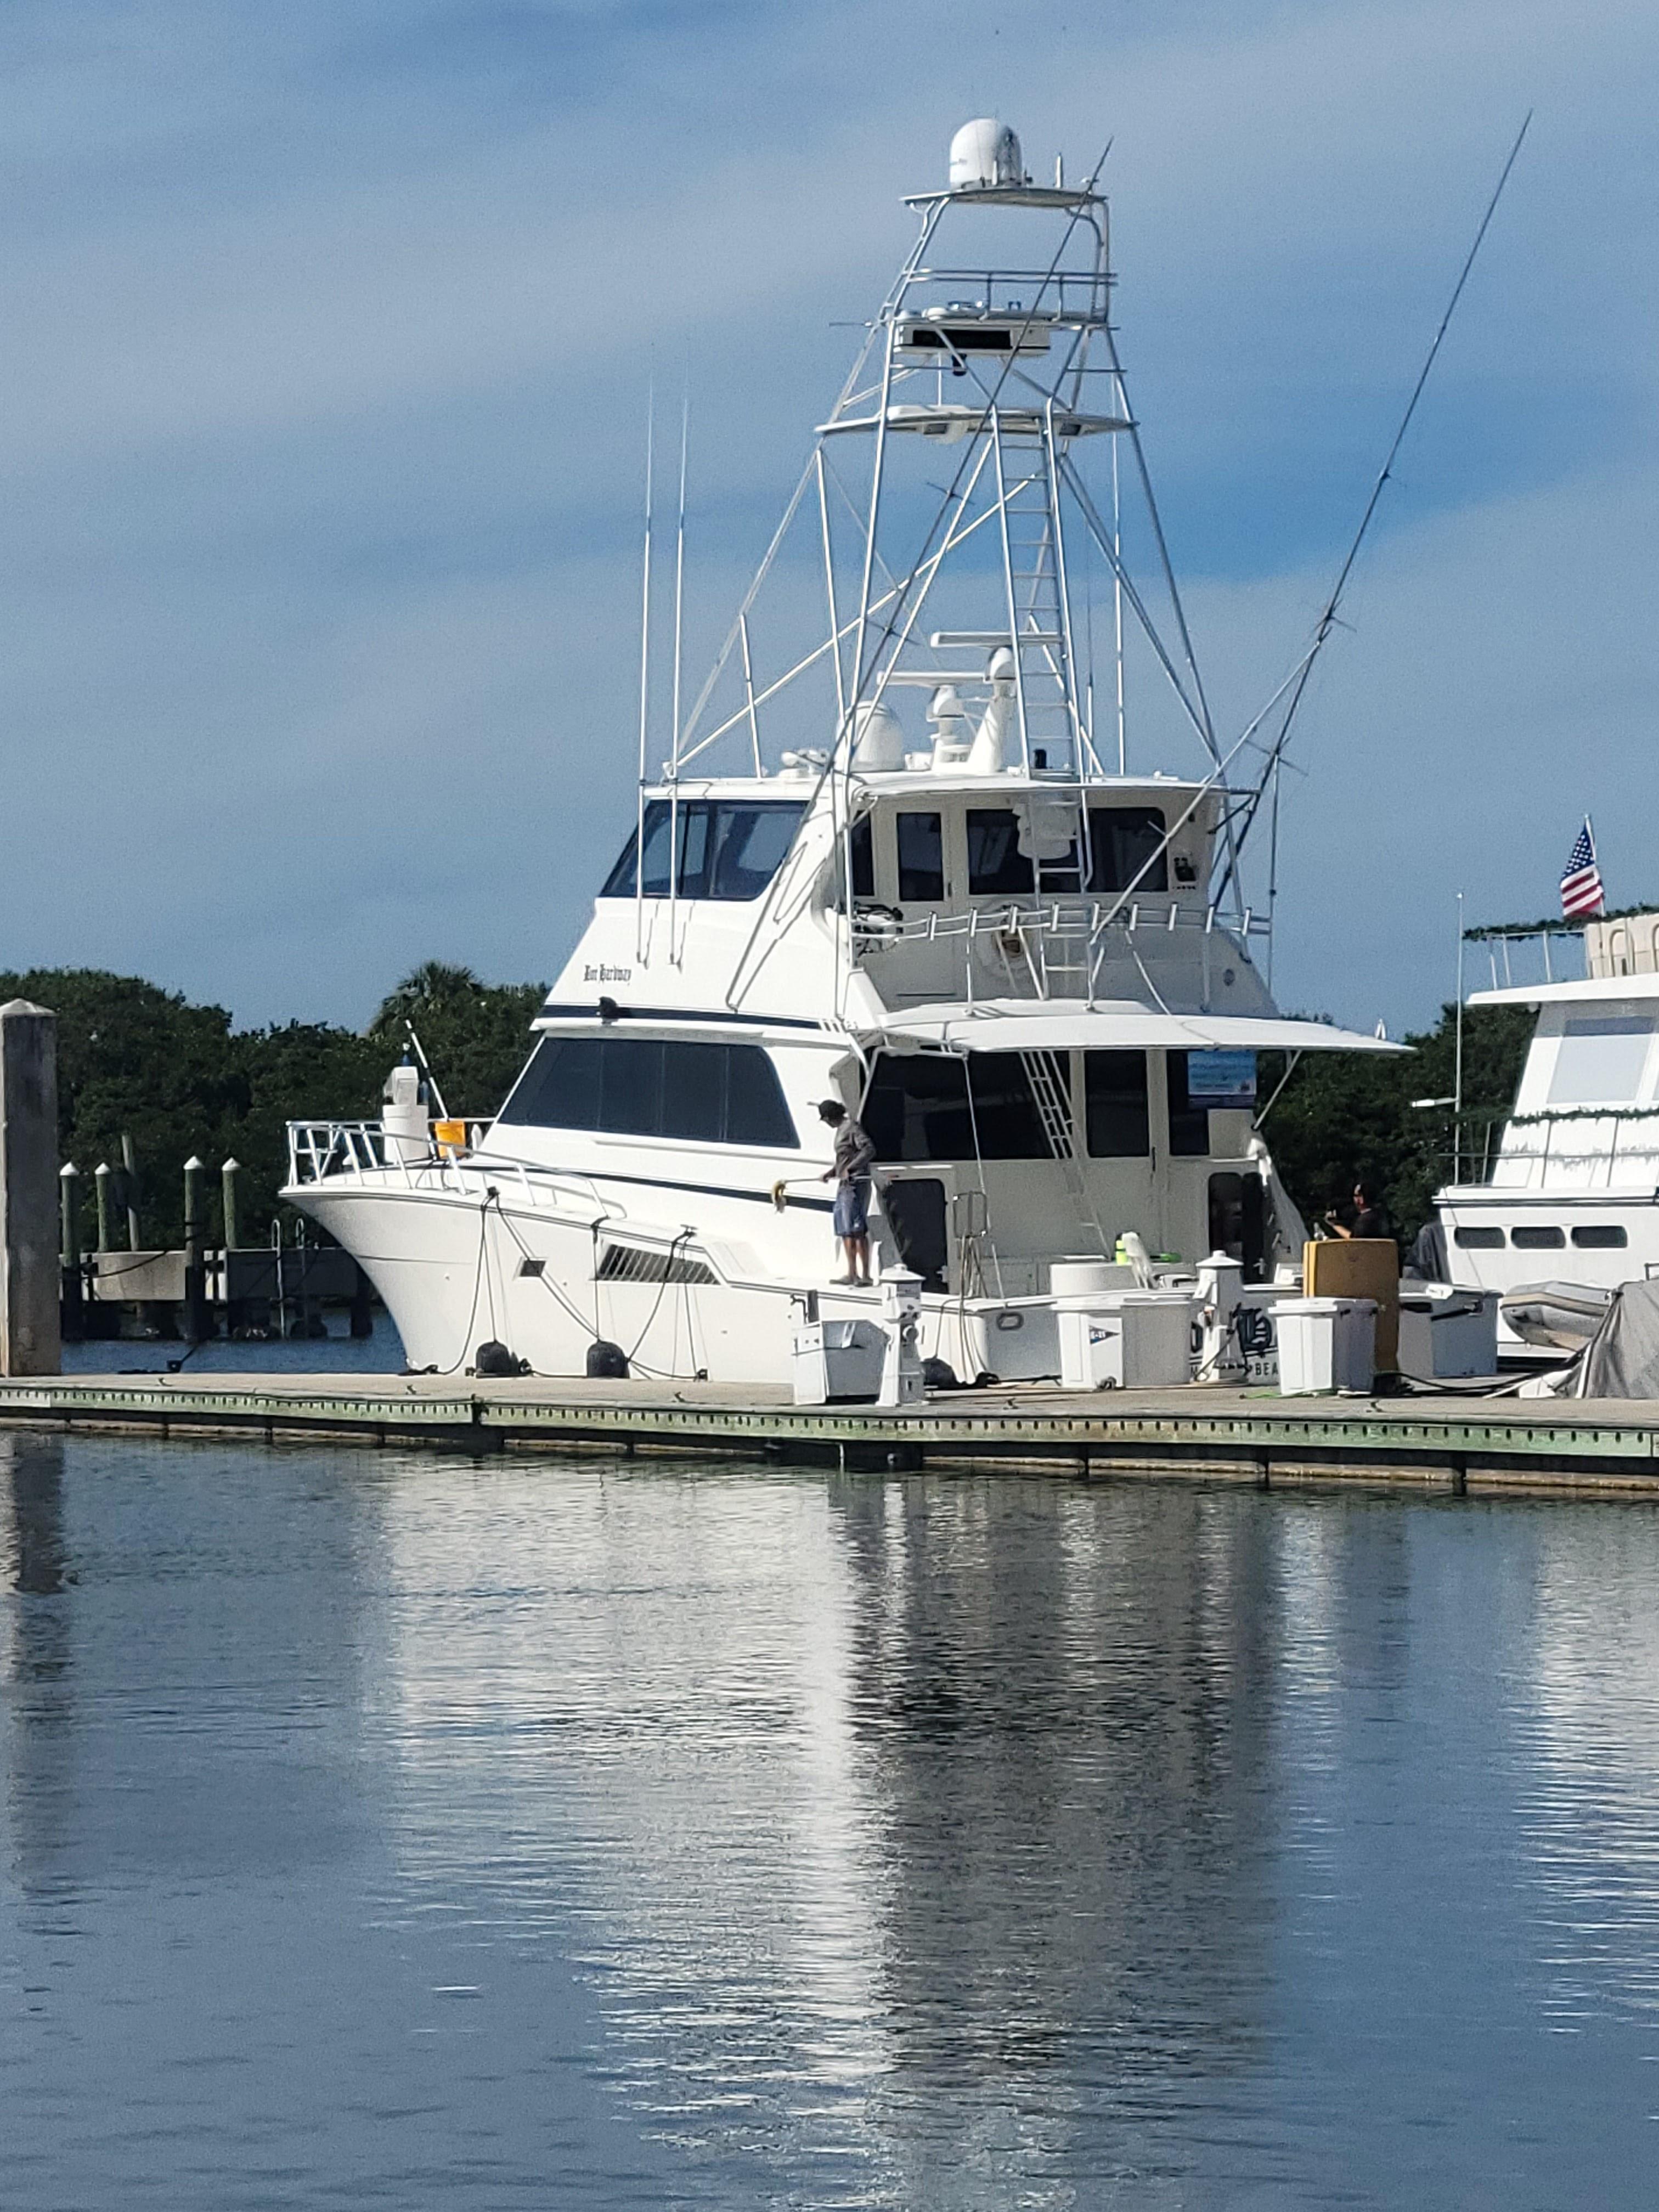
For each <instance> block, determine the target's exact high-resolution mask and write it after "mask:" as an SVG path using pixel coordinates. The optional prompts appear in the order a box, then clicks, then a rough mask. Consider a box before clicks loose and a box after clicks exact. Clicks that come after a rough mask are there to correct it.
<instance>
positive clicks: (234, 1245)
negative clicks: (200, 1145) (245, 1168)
mask: <svg viewBox="0 0 1659 2212" xmlns="http://www.w3.org/2000/svg"><path fill="white" fill-rule="evenodd" d="M241 1172H242V1164H241V1162H240V1160H238V1159H228V1160H227V1161H226V1162H225V1164H224V1165H223V1166H222V1168H221V1169H220V1170H219V1197H220V1201H221V1204H222V1208H223V1212H224V1219H225V1249H226V1251H227V1252H234V1251H235V1250H236V1249H238V1248H239V1246H240V1243H241V1241H242V1240H241V1238H240V1236H239V1235H238V1234H237V1231H238V1230H239V1228H240V1222H239V1221H238V1219H237V1218H236V1214H237V1208H236V1178H237V1176H239V1175H240V1173H241Z"/></svg>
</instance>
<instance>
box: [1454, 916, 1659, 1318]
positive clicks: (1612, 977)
mask: <svg viewBox="0 0 1659 2212" xmlns="http://www.w3.org/2000/svg"><path fill="white" fill-rule="evenodd" d="M1471 935H1472V936H1475V937H1478V938H1480V939H1482V940H1483V941H1484V942H1485V943H1486V945H1487V947H1488V957H1489V958H1490V961H1491V963H1492V982H1491V985H1490V987H1488V988H1486V989H1484V990H1477V991H1472V992H1471V993H1470V994H1469V995H1468V1005H1470V1006H1532V1007H1535V1008H1536V1009H1537V1012H1538V1025H1537V1027H1536V1029H1535V1030H1534V1032H1533V1038H1532V1042H1531V1045H1530V1046H1529V1047H1528V1052H1527V1060H1526V1065H1525V1066H1524V1068H1523V1069H1522V1075H1521V1082H1520V1086H1519V1088H1518V1090H1517V1091H1516V1099H1515V1104H1514V1107H1513V1109H1512V1110H1511V1112H1510V1115H1509V1118H1508V1120H1507V1121H1505V1122H1504V1125H1503V1129H1502V1133H1501V1134H1500V1136H1499V1138H1498V1146H1497V1149H1496V1152H1492V1151H1491V1150H1490V1149H1489V1148H1488V1147H1486V1146H1483V1147H1482V1148H1481V1152H1480V1157H1479V1160H1478V1165H1479V1168H1480V1180H1479V1181H1476V1180H1474V1179H1473V1178H1471V1179H1470V1180H1469V1181H1468V1182H1464V1181H1463V1180H1462V1169H1463V1166H1464V1164H1465V1163H1466V1162H1468V1164H1470V1165H1474V1164H1477V1163H1476V1162H1474V1161H1472V1160H1470V1156H1469V1151H1468V1148H1467V1147H1466V1146H1465V1145H1464V1144H1462V1142H1461V1141H1460V1144H1459V1146H1458V1152H1459V1158H1458V1168H1459V1176H1458V1179H1457V1180H1455V1181H1454V1182H1451V1183H1450V1184H1449V1185H1448V1186H1447V1188H1445V1189H1443V1190H1442V1191H1440V1192H1439V1193H1437V1196H1436V1200H1435V1204H1436V1207H1437V1212H1438V1214H1439V1218H1440V1224H1441V1227H1442V1231H1443V1235H1444V1238H1445V1246H1446V1253H1445V1258H1446V1273H1447V1277H1448V1279H1449V1280H1450V1281H1451V1282H1454V1283H1457V1284H1462V1285H1468V1286H1470V1287H1479V1288H1481V1289H1485V1290H1496V1291H1501V1292H1502V1293H1503V1296H1502V1298H1501V1301H1500V1304H1499V1307H1498V1343H1499V1346H1500V1348H1501V1349H1504V1350H1507V1351H1510V1352H1520V1351H1522V1349H1523V1348H1524V1347H1527V1346H1536V1347H1539V1348H1541V1349H1542V1350H1545V1351H1551V1352H1557V1353H1559V1352H1561V1351H1564V1350H1571V1349H1574V1348H1576V1347H1577V1346H1578V1345H1580V1344H1582V1343H1583V1342H1584V1341H1585V1340H1586V1339H1587V1338H1588V1337H1589V1336H1590V1335H1592V1334H1594V1333H1595V1328H1596V1325H1597V1323H1598V1322H1600V1321H1601V1317H1602V1316H1603V1315H1604V1314H1605V1313H1606V1311H1607V1305H1608V1304H1609V1302H1610V1300H1611V1298H1612V1296H1613V1292H1614V1291H1616V1290H1617V1289H1618V1288H1619V1287H1620V1285H1622V1284H1625V1283H1628V1282H1640V1281H1642V1280H1643V1279H1644V1278H1646V1277H1649V1276H1651V1275H1653V1274H1655V1273H1659V1045H1656V1039H1659V914H1632V915H1614V916H1612V917H1609V918H1607V919H1606V920H1602V921H1587V922H1584V923H1583V924H1579V923H1559V924H1551V925H1549V926H1548V927H1534V928H1529V929H1515V930H1508V929H1503V930H1500V929H1492V930H1484V931H1480V932H1472V933H1471ZM1581 936H1582V953H1581V950H1580V939H1581ZM1521 963H1525V964H1526V965H1527V966H1533V965H1534V964H1536V965H1537V966H1538V967H1540V968H1541V971H1542V972H1541V974H1539V975H1535V976H1534V979H1533V980H1531V981H1519V982H1517V981H1515V979H1514V970H1515V968H1516V965H1517V964H1521ZM1563 967H1566V968H1568V969H1572V968H1578V967H1582V969H1583V973H1582V974H1579V975H1567V976H1565V978H1564V977H1563V976H1562V975H1561V974H1560V973H1559V970H1560V969H1562V968H1563Z"/></svg>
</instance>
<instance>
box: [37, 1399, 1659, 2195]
mask: <svg viewBox="0 0 1659 2212" xmlns="http://www.w3.org/2000/svg"><path fill="white" fill-rule="evenodd" d="M0 1577H3V1595H0V2020H3V2025H0V2112H3V2115H4V2137H3V2141H4V2167H3V2179H0V2198H3V2201H4V2203H6V2205H7V2206H27V2207H36V2206H52V2207H64V2208H70V2207H75V2208H105V2207H109V2208H116V2207H119V2208H123V2212H125V2208H129V2207H133V2206H157V2207H160V2206H166V2207H168V2208H177V2207H191V2208H193V2207H202V2208H210V2207H211V2208H215V2212H218V2208H224V2207H239V2208H240V2207H251V2206H266V2205H273V2206H274V2205H282V2206H289V2205H305V2206H307V2207H309V2206H329V2205H336V2204H337V2205H348V2204H349V2205H360V2204H363V2203H384V2204H386V2205H396V2206H400V2207H402V2206H421V2207H426V2206H432V2207H442V2208H446V2212H448V2208H458V2212H476V2208H483V2207H494V2206H519V2205H526V2206H528V2205H542V2204H546V2203H559V2204H561V2205H563V2204H594V2205H599V2204H603V2205H605V2206H621V2205H629V2204H652V2205H658V2204H687V2205H710V2206H714V2205H720V2206H746V2205H772V2204H778V2205H786V2204H787V2205H791V2206H841V2205H869V2204H873V2205H892V2206H902V2207H909V2206H927V2207H934V2206H938V2207H946V2208H951V2207H958V2206H961V2207H968V2206H974V2207H978V2206H996V2207H1004V2206H1035V2207H1048V2206H1073V2205H1075V2206H1092V2205H1098V2204H1114V2203H1122V2204H1125V2205H1133V2206H1135V2207H1142V2206H1148V2207H1153V2208H1161V2207H1165V2206H1171V2207H1173V2206H1211V2205H1217V2206H1220V2205H1225V2206H1250V2207H1255V2206H1260V2207H1264V2208H1265V2207H1278V2206H1283V2205H1304V2204H1319V2205H1358V2206H1370V2205H1390V2206H1395V2205H1401V2204H1405V2203H1410V2204H1413V2205H1427V2206H1439V2205H1444V2206H1456V2207H1459V2208H1467V2207H1481V2206H1488V2205H1490V2206H1492V2207H1498V2206H1502V2207H1504V2208H1506V2212H1509V2209H1510V2208H1515V2207H1528V2206H1539V2207H1545V2206H1550V2207H1554V2206H1559V2205H1562V2204H1566V2203H1594V2204H1596V2205H1598V2206H1603V2207H1606V2206H1622V2205H1632V2206H1633V2205H1638V2204H1640V2205H1643V2206H1646V2205H1649V2204H1650V2203H1651V2202H1652V2201H1653V2198H1654V2195H1655V2187H1656V2179H1659V1610H1656V1591H1659V1516H1654V1515H1653V1514H1650V1512H1648V1511H1647V1510H1644V1509H1641V1508H1638V1507H1632V1506H1628V1505H1616V1506H1608V1507H1601V1506H1597V1505H1565V1504H1538V1505H1531V1504H1501V1505H1490V1506H1489V1505H1481V1504H1476V1503H1474V1502H1473V1501H1468V1502H1455V1501H1443V1502H1439V1503H1429V1502H1407V1501H1397V1500H1385V1501H1377V1500H1370V1499H1365V1498H1353V1497H1347V1498H1311V1497H1307V1498H1299V1497H1294V1496H1284V1495H1275V1496H1272V1497H1263V1496H1259V1495H1256V1494H1255V1493H1253V1492H1252V1493H1245V1494H1240V1495H1232V1494H1228V1493H1225V1492H1204V1493H1200V1492H1190V1491H1186V1490H1182V1489H1177V1488H1168V1489H1154V1488H1146V1489H1138V1488H1131V1487H1123V1488H1118V1489H1113V1488H1098V1489H1093V1490H1085V1489H1083V1488H1081V1487H1068V1486H1062V1485H1049V1484H1047V1483H1042V1482H1038V1481H1033V1480H1007V1481H998V1480H965V1481H959V1482H952V1483H947V1482H943V1481H937V1480H921V1479H918V1480H888V1481H880V1480H847V1481H845V1482H834V1481H831V1482H827V1483H826V1482H825V1481H823V1480H819V1479H813V1478H808V1477H791V1476H785V1475H772V1474H756V1473H754V1472H751V1471H748V1470H744V1471H743V1472H741V1473H736V1474H734V1473H732V1472H729V1471H720V1470H718V1469H712V1468H711V1469H708V1470H693V1471H689V1472H688V1471H675V1472H671V1473H661V1472H653V1473H645V1474H640V1473H626V1472H622V1471H618V1470H616V1469H611V1468H606V1467H605V1466H603V1465H599V1464H596V1463H593V1462H583V1463H580V1464H574V1465H570V1466H559V1465H556V1464H553V1463H540V1464H537V1465H533V1466H529V1467H523V1468H520V1467H517V1466H510V1465H509V1466H502V1465H489V1466H484V1467H473V1466H471V1465H469V1464H465V1463H462V1462H448V1461H440V1460H434V1459H430V1458H414V1457H408V1458H405V1457H402V1456H399V1455H395V1454H393V1453H390V1452H388V1453H385V1454H382V1455H374V1454H370V1453H368V1452H356V1451H349V1450H343V1451H338V1452H325V1451H315V1450H311V1449H283V1450H278V1451H264V1450H259V1449H251V1448H246V1447H242V1448H235V1447H228V1448H226V1449H217V1448H214V1447H210V1446H207V1445H200V1446H194V1447H191V1446H173V1447H166V1446H161V1445H159V1444H155V1443H121V1442H105V1443H100V1442H97V1441H93V1440H80V1439H75V1440H70V1441H69V1442H66V1443H65V1442H60V1441H58V1440H55V1439H54V1440H39V1441H37V1440H33V1439H27V1438H17V1437H12V1438H0Z"/></svg>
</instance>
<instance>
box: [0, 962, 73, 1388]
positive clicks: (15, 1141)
mask: <svg viewBox="0 0 1659 2212" xmlns="http://www.w3.org/2000/svg"><path fill="white" fill-rule="evenodd" d="M62 1347H63V1340H62V1336H61V1334H60V1333H59V1322H58V1017H57V1015H56V1014H53V1013H51V1012H48V1011H47V1009H46V1007H45V1006H31V1005H30V1003H29V1001H28V1000H27V999H12V1000H8V1001H7V1003H6V1004H5V1005H4V1006H0V1375H56V1374H58V1373H59V1372H60V1371H61V1370H62V1367H63V1348H62Z"/></svg>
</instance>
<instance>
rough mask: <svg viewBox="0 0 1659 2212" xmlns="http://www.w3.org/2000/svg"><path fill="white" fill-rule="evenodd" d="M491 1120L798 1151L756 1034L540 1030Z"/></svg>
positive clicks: (797, 1141)
mask: <svg viewBox="0 0 1659 2212" xmlns="http://www.w3.org/2000/svg"><path fill="white" fill-rule="evenodd" d="M496 1118H497V1120H498V1121H505V1122H509V1123H517V1124H520V1125H523V1126H526V1127H532V1128H538V1129H600V1130H605V1131H607V1132H610V1133H613V1134H616V1135H618V1136H630V1137H676V1138H680V1139H688V1140H695V1141H697V1142H701V1143H703V1144H709V1145H754V1146H765V1147H769V1148H775V1149H779V1150H787V1151H789V1152H799V1149H800V1139H799V1137H797V1135H796V1134H795V1127H794V1123H793V1121H791V1120H790V1118H789V1109H788V1107H787V1105H786V1104H785V1103H784V1097H783V1090H782V1086H781V1085H780V1083H779V1081H778V1073H777V1070H776V1068H775V1067H774V1066H773V1065H772V1063H771V1061H770V1060H769V1059H768V1058H767V1056H766V1054H765V1053H764V1052H763V1051H762V1049H761V1048H760V1047H759V1045H757V1044H694V1043H692V1042H690V1041H689V1040H688V1041H683V1040H681V1039H679V1038H678V1037H619V1036H602V1037H586V1036H585V1037H569V1036H563V1037H554V1036H544V1038H543V1039H542V1041H541V1042H540V1043H539V1044H538V1046H537V1047H536V1049H535V1051H534V1053H532V1055H531V1059H530V1064H529V1066H527V1067H526V1069H525V1072H524V1073H523V1074H522V1075H521V1076H520V1078H519V1079H518V1081H517V1083H516V1084H514V1085H513V1091H512V1095H511V1096H510V1097H509V1098H508V1099H507V1103H506V1105H505V1106H503V1107H502V1109H501V1112H500V1114H499V1115H497V1116H496Z"/></svg>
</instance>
